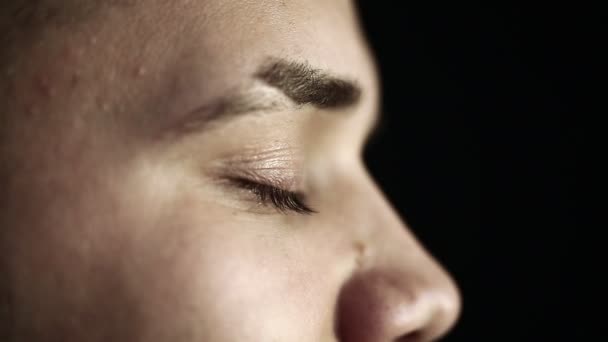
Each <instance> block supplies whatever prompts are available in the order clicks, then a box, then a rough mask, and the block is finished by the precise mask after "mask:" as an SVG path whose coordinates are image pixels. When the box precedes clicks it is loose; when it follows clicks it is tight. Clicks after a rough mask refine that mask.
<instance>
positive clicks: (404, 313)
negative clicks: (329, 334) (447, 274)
mask: <svg viewBox="0 0 608 342" xmlns="http://www.w3.org/2000/svg"><path fill="white" fill-rule="evenodd" d="M427 280H428V279H427ZM459 311H460V298H459V295H458V292H457V290H456V289H455V287H454V285H453V283H452V282H451V281H450V280H449V279H447V278H445V279H435V282H427V281H424V280H423V279H420V278H418V277H417V276H415V275H412V276H411V277H408V276H407V275H403V276H401V277H400V276H398V275H396V272H394V271H391V272H389V271H386V272H384V271H380V270H374V271H366V272H363V273H361V274H357V275H355V276H353V277H352V278H351V279H350V280H349V281H348V282H347V283H346V284H345V285H344V286H343V288H342V291H341V293H340V296H339V298H338V308H337V322H336V334H337V336H338V338H339V340H340V341H344V342H346V341H348V342H353V341H356V342H367V341H369V342H372V341H373V342H380V341H408V342H410V341H412V342H418V341H433V340H435V339H437V338H439V337H441V336H442V335H444V334H445V333H446V332H447V331H448V330H449V329H450V328H451V326H452V325H453V324H454V323H455V321H456V318H457V316H458V314H459Z"/></svg>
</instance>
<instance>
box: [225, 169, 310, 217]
mask: <svg viewBox="0 0 608 342" xmlns="http://www.w3.org/2000/svg"><path fill="white" fill-rule="evenodd" d="M229 181H230V182H231V183H233V184H234V185H236V186H238V187H239V188H242V189H246V190H249V191H251V193H253V194H254V195H255V196H256V197H257V198H258V200H259V202H260V203H261V204H263V205H267V206H273V207H275V208H276V209H277V210H279V211H281V212H287V211H292V212H295V213H298V214H304V215H310V214H314V213H316V211H315V210H313V209H311V208H310V207H309V206H308V205H307V204H306V202H305V199H304V195H302V194H301V193H297V192H293V191H289V190H285V189H280V188H278V187H275V186H272V185H268V184H263V183H259V182H256V181H251V180H248V179H244V178H230V179H229Z"/></svg>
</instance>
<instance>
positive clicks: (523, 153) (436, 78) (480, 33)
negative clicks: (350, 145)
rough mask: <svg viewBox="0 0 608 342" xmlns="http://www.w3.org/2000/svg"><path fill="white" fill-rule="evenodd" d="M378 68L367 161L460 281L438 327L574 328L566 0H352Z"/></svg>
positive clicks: (466, 332) (465, 333)
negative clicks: (445, 323)
mask: <svg viewBox="0 0 608 342" xmlns="http://www.w3.org/2000/svg"><path fill="white" fill-rule="evenodd" d="M359 7H360V15H361V19H362V22H363V25H364V27H365V30H366V33H367V36H368V39H369V42H370V45H371V47H372V49H373V51H374V53H375V56H376V60H377V62H378V66H379V69H380V73H381V77H382V87H383V96H384V98H383V102H382V104H383V108H382V110H383V116H384V121H383V125H382V127H381V133H380V134H379V136H377V137H376V138H375V139H374V140H373V141H372V142H371V144H370V146H369V148H368V150H367V153H366V158H367V162H368V165H369V168H370V169H371V172H372V174H373V175H374V176H375V177H376V179H377V181H378V183H379V184H380V186H381V187H382V188H383V189H384V191H385V193H386V194H387V196H388V197H389V198H390V200H391V201H392V202H393V204H394V205H395V207H396V208H397V209H398V211H399V212H400V214H401V215H402V216H403V217H404V218H405V219H406V221H407V222H408V223H409V225H410V226H411V227H412V229H413V230H414V232H415V233H416V234H417V235H418V236H419V238H420V239H421V240H422V241H423V243H424V244H425V245H426V246H427V247H428V249H429V250H430V251H431V252H432V253H433V254H434V255H435V256H436V257H437V258H438V259H439V260H440V261H441V262H442V263H443V264H444V265H445V266H446V268H447V269H449V271H450V272H451V273H452V274H453V276H454V277H455V278H456V279H457V282H458V283H459V286H460V287H461V289H462V293H463V298H464V310H463V315H462V317H461V320H460V322H459V324H458V326H457V327H456V328H455V329H454V331H453V332H452V334H450V335H449V336H448V337H446V339H445V340H446V341H587V340H589V339H588V338H583V336H582V331H580V330H578V329H577V325H576V323H575V321H576V320H577V317H576V316H577V315H578V313H577V312H576V311H575V310H574V309H573V308H574V304H576V303H575V302H576V301H577V299H576V296H575V295H573V291H572V285H573V283H574V280H573V277H572V276H571V275H569V273H568V270H569V269H571V268H573V267H575V265H573V261H572V258H571V257H569V255H570V254H572V251H573V249H574V245H575V244H576V243H577V241H578V240H577V239H578V237H577V231H578V230H577V218H576V215H575V207H576V205H577V201H576V195H575V193H574V188H575V182H576V179H575V169H576V166H577V161H576V159H577V155H576V153H575V145H576V144H577V139H578V137H579V134H580V133H581V127H580V126H579V124H578V122H577V120H575V119H576V116H577V115H576V113H577V111H578V108H577V106H578V100H579V99H578V94H579V92H577V87H578V85H579V84H580V83H581V82H582V77H584V75H585V72H584V70H583V64H584V63H581V62H580V59H581V56H582V55H584V51H585V49H586V46H585V44H587V43H586V40H585V35H584V32H583V30H582V28H581V24H582V22H583V21H585V19H584V17H581V14H580V13H577V11H575V10H574V9H572V8H557V7H556V6H555V4H554V5H553V7H551V8H548V7H547V8H546V7H543V8H540V7H539V8H531V7H530V6H520V7H518V6H515V5H497V4H486V5H484V6H483V7H475V8H470V7H466V6H463V5H462V4H460V3H453V4H451V5H446V4H443V3H442V4H441V6H440V5H439V3H435V2H425V4H424V5H420V4H416V3H414V4H412V3H411V2H403V3H402V4H400V6H399V7H398V8H397V7H394V6H387V5H386V2H385V5H381V4H379V2H371V1H360V4H359Z"/></svg>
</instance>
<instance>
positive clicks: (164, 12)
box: [15, 0, 375, 113]
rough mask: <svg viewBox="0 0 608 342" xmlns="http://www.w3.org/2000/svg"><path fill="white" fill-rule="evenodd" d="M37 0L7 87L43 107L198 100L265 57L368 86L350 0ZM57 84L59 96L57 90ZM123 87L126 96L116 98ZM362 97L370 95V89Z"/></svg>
mask: <svg viewBox="0 0 608 342" xmlns="http://www.w3.org/2000/svg"><path fill="white" fill-rule="evenodd" d="M37 4H38V5H37V6H34V5H32V7H30V8H35V9H36V10H35V11H29V14H27V15H26V14H21V15H22V16H23V18H29V19H27V20H29V22H30V23H31V24H32V26H31V29H30V31H31V32H34V33H35V34H33V37H34V39H29V38H28V39H22V41H23V42H21V44H22V45H23V44H26V45H27V44H29V45H27V46H25V48H23V49H18V51H17V52H18V55H22V54H27V55H28V58H27V59H23V58H21V62H20V63H26V64H29V65H26V66H25V68H23V69H24V70H25V72H21V73H19V75H20V76H22V77H20V78H19V79H18V80H17V81H16V82H21V83H27V84H26V85H24V86H23V87H19V86H17V87H15V89H17V93H18V94H17V98H20V97H23V99H21V103H25V104H28V105H29V106H31V105H30V104H39V106H40V107H43V108H48V109H49V110H52V109H53V105H54V104H56V105H57V107H59V109H61V107H65V106H66V105H69V104H68V102H70V101H72V102H73V105H70V106H71V108H74V109H75V110H77V111H78V112H80V113H84V112H98V111H99V108H102V109H103V108H105V107H106V106H107V104H108V103H121V105H124V106H128V105H129V103H128V101H133V102H136V101H139V102H141V103H144V102H146V101H145V100H144V98H145V97H149V98H154V97H156V98H159V97H162V98H171V97H175V96H179V97H181V98H182V99H183V101H182V102H186V103H188V102H193V101H200V102H203V101H205V100H206V98H205V97H207V98H208V99H212V98H215V97H218V96H219V95H221V94H222V93H223V92H226V91H227V90H229V89H230V88H233V87H234V86H235V85H238V84H239V83H240V82H242V81H243V79H246V78H248V77H249V76H250V75H251V74H253V73H254V72H255V71H256V70H257V68H258V67H259V66H260V65H261V64H263V63H264V61H265V60H267V59H268V58H269V57H272V58H282V59H286V60H295V61H303V62H306V63H308V64H310V65H312V66H314V67H315V68H320V69H324V70H328V71H330V72H331V73H332V74H335V75H337V76H345V77H347V78H349V79H353V80H356V81H357V82H358V83H359V84H360V85H361V88H363V90H364V92H365V93H366V94H367V95H374V90H375V75H374V70H373V68H372V63H371V60H370V58H369V56H368V51H367V49H366V48H365V44H364V42H363V39H362V36H361V34H360V32H359V27H358V23H357V18H356V13H355V8H354V6H353V4H352V2H351V1H347V0H345V1H324V0H283V1H280V0H251V1H246V0H171V1H169V0H113V1H107V2H106V1H103V2H102V1H96V0H85V1H83V0H78V1H77V0H64V1H51V0H40V1H38V2H37ZM23 12H24V13H25V12H27V11H23ZM32 13H38V14H32ZM24 42H25V43H24ZM19 89H34V90H35V92H31V91H21V92H20V93H19ZM62 92H63V93H67V94H68V96H58V95H61V94H62ZM36 94H37V95H36ZM53 95H55V96H54V97H53ZM34 96H38V98H33V97H34ZM127 96H128V97H129V100H128V101H124V98H120V97H127ZM59 98H60V99H61V100H59ZM368 99H371V100H370V101H369V102H374V101H373V96H368ZM45 101H46V102H45ZM157 101H160V100H157ZM47 102H48V103H47ZM148 102H152V100H150V101H148ZM165 102H167V103H168V101H165ZM193 105H194V104H193ZM151 106H152V105H151ZM167 106H170V105H169V104H167ZM155 108H156V109H158V110H159V111H161V110H162V111H171V110H172V109H173V108H160V107H159V106H155ZM131 109H132V108H129V109H125V111H127V110H131ZM31 111H36V108H33V109H31ZM116 112H118V111H116ZM131 112H133V110H131Z"/></svg>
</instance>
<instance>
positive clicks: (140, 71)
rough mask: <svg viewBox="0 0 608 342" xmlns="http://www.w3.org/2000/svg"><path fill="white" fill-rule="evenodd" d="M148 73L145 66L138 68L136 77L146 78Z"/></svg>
mask: <svg viewBox="0 0 608 342" xmlns="http://www.w3.org/2000/svg"><path fill="white" fill-rule="evenodd" d="M146 72H147V70H146V68H145V67H143V66H140V67H139V68H137V72H136V75H137V76H139V77H141V76H144V75H145V74H146Z"/></svg>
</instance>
